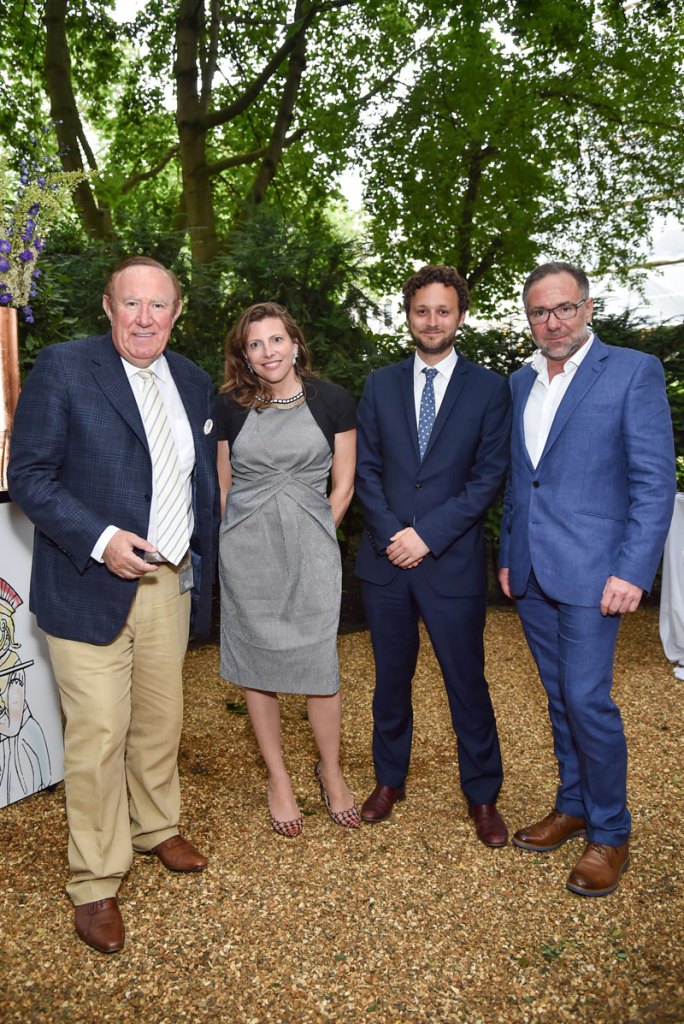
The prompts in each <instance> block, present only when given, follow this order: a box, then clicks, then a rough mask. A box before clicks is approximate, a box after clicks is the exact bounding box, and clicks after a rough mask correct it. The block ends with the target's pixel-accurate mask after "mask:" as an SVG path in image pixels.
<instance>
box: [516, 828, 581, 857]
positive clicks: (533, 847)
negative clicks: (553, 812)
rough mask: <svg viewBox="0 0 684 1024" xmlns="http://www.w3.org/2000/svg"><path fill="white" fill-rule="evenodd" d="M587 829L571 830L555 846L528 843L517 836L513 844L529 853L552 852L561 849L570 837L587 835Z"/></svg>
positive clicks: (575, 837)
mask: <svg viewBox="0 0 684 1024" xmlns="http://www.w3.org/2000/svg"><path fill="white" fill-rule="evenodd" d="M586 834H587V832H586V829H584V828H580V829H578V830H577V832H571V833H570V835H569V836H566V837H565V839H561V841H560V843H554V844H553V846H540V845H539V844H537V845H534V844H532V843H526V842H524V841H523V840H522V839H516V838H515V836H513V838H512V839H511V842H512V843H513V846H517V847H518V849H519V850H527V851H528V852H529V853H551V852H552V851H553V850H558V849H560V847H561V846H563V845H564V844H565V843H567V842H568V840H569V839H577V838H578V836H581V837H582V838H585V837H586Z"/></svg>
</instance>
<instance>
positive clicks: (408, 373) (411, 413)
mask: <svg viewBox="0 0 684 1024" xmlns="http://www.w3.org/2000/svg"><path fill="white" fill-rule="evenodd" d="M414 365H415V358H414V356H409V358H408V359H405V360H404V362H403V363H400V369H401V374H400V380H399V387H400V390H401V404H402V406H403V408H404V415H405V417H406V428H407V430H408V433H409V437H410V438H411V444H412V446H413V454H414V455H415V457H416V461H417V462H420V449H419V448H418V424H417V423H416V400H415V396H414V389H413V369H414Z"/></svg>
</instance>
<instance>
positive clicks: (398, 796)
mask: <svg viewBox="0 0 684 1024" xmlns="http://www.w3.org/2000/svg"><path fill="white" fill-rule="evenodd" d="M405 799H406V787H405V786H381V785H380V783H378V785H377V786H376V787H375V789H374V790H373V792H372V793H371V795H370V796H369V797H368V799H367V800H366V802H365V803H364V805H363V807H362V808H361V821H367V822H369V823H371V824H375V822H376V821H384V820H385V818H389V816H390V814H391V813H392V808H393V807H394V805H395V803H396V802H397V800H405Z"/></svg>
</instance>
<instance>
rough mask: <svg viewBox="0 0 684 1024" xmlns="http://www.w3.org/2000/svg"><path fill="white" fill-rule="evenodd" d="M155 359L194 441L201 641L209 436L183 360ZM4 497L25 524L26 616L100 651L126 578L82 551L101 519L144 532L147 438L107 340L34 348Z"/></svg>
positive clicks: (204, 395)
mask: <svg viewBox="0 0 684 1024" xmlns="http://www.w3.org/2000/svg"><path fill="white" fill-rule="evenodd" d="M165 356H166V359H167V361H168V365H169V368H170V371H171V374H172V376H173V379H174V381H175V384H176V386H177V388H178V391H179V393H180V396H181V399H182V401H183V405H184V406H185V411H186V413H187V416H188V420H189V422H190V426H191V428H192V435H193V438H194V442H195V460H196V461H195V470H194V474H193V481H192V485H193V486H192V493H193V510H194V517H195V527H194V532H193V536H192V540H191V552H192V560H193V568H194V571H195V582H194V589H193V593H192V608H193V621H192V628H193V630H194V631H195V632H196V633H205V632H207V631H208V629H209V624H210V612H211V587H212V577H213V567H214V558H215V551H216V537H217V529H218V518H219V513H218V487H217V481H216V434H215V430H214V429H213V427H212V429H211V430H210V431H209V433H205V432H204V431H205V424H207V422H208V421H211V415H212V404H213V389H212V386H211V381H210V379H209V377H208V376H207V374H206V373H204V372H203V371H202V370H200V369H199V368H198V367H197V366H195V365H194V363H191V362H190V361H189V360H188V359H185V358H184V357H183V356H180V355H178V354H177V353H175V352H171V351H169V350H168V349H167V350H166V352H165ZM207 429H208V428H207ZM9 489H10V496H11V497H12V499H13V500H14V501H15V502H16V503H17V505H19V507H20V508H21V509H23V511H24V512H25V513H26V515H27V516H28V518H29V519H30V520H31V521H32V522H33V523H34V524H35V527H36V532H35V540H34V552H33V567H32V574H31V593H30V608H31V610H32V611H33V612H34V613H35V615H36V617H37V620H38V625H39V626H40V627H41V628H42V629H44V630H45V631H46V632H48V633H51V634H53V635H55V636H59V637H63V638H64V639H68V640H80V641H85V642H87V643H95V644H105V643H109V642H110V641H111V640H113V639H114V637H115V636H116V635H117V634H118V633H119V632H120V630H121V628H122V626H123V624H124V622H125V620H126V616H127V615H128V611H129V609H130V606H131V602H132V600H133V597H134V595H135V589H136V586H137V581H136V580H124V579H121V578H120V577H119V576H115V575H114V574H113V573H111V572H110V571H109V569H107V567H106V566H105V565H103V564H100V563H99V562H96V561H95V560H94V559H93V558H91V555H90V552H91V551H92V549H93V547H94V545H95V543H96V541H97V539H98V538H99V536H100V535H101V533H102V531H103V530H104V529H105V527H107V526H108V525H109V524H110V523H111V524H114V525H115V526H118V527H120V528H121V529H123V530H130V531H132V532H133V533H136V534H138V535H139V536H141V537H145V536H147V528H148V524H149V515H150V502H151V495H152V464H151V461H150V455H149V449H148V445H147V437H146V435H145V430H144V427H143V424H142V420H141V418H140V413H139V411H138V406H137V403H136V401H135V397H134V395H133V392H132V390H131V385H130V383H129V381H128V378H127V377H126V373H125V371H124V368H123V366H122V364H121V357H120V356H119V354H118V352H117V351H116V349H115V348H114V345H113V342H112V336H111V333H108V334H106V335H101V336H99V337H92V338H86V339H84V340H81V341H67V342H61V343H60V344H57V345H52V346H49V347H48V348H45V349H43V350H42V351H41V352H39V354H38V357H37V359H36V362H35V365H34V367H33V370H32V371H31V373H30V374H29V376H28V378H27V380H26V383H25V384H24V387H23V390H22V393H21V395H20V398H19V404H18V406H17V411H16V416H15V419H14V427H13V431H12V445H11V456H10V465H9Z"/></svg>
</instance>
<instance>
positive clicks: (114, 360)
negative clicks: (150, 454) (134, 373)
mask: <svg viewBox="0 0 684 1024" xmlns="http://www.w3.org/2000/svg"><path fill="white" fill-rule="evenodd" d="M91 359H92V370H93V376H94V378H95V380H96V381H97V383H98V385H99V387H100V388H101V390H102V392H103V394H104V395H105V397H106V398H107V400H108V401H109V402H110V403H111V404H112V406H113V407H114V409H116V411H117V413H118V414H119V416H121V418H122V419H123V420H125V421H126V423H127V424H128V426H129V427H130V428H131V430H132V431H133V433H134V434H135V435H136V437H138V438H139V440H140V441H141V442H142V444H143V445H144V446H145V448H146V449H147V435H146V434H145V428H144V427H143V423H142V419H141V417H140V411H139V409H138V403H137V402H136V400H135V396H134V394H133V389H132V388H131V384H130V381H129V380H128V377H127V376H126V371H125V370H124V368H123V365H122V363H121V357H120V355H119V353H118V352H117V351H116V349H115V348H114V344H113V342H112V336H111V334H107V335H104V336H103V337H102V338H101V339H98V341H97V342H95V343H94V345H93V352H92V353H91Z"/></svg>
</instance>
